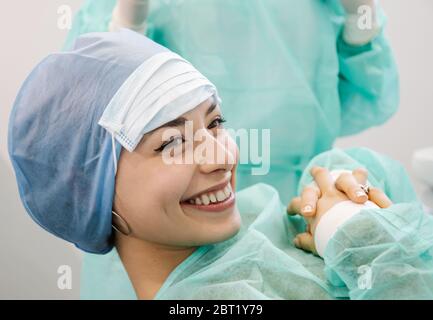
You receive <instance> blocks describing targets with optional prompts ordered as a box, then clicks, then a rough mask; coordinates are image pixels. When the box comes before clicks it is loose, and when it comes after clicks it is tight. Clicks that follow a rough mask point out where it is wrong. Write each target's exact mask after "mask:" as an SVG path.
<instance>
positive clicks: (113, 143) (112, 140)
mask: <svg viewBox="0 0 433 320" xmlns="http://www.w3.org/2000/svg"><path fill="white" fill-rule="evenodd" d="M111 145H112V151H113V161H114V176H116V173H117V158H116V142H115V141H114V133H111Z"/></svg>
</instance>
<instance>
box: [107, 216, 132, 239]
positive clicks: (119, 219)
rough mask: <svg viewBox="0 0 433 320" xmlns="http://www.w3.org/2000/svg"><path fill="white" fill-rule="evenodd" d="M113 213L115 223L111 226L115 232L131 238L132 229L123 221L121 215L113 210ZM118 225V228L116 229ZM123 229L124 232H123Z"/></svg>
mask: <svg viewBox="0 0 433 320" xmlns="http://www.w3.org/2000/svg"><path fill="white" fill-rule="evenodd" d="M111 213H112V214H113V219H112V220H113V222H112V223H111V226H112V227H113V229H114V230H116V231H117V232H120V233H121V234H123V235H125V236H129V235H130V234H131V228H129V225H128V223H127V222H126V221H125V219H123V218H122V217H121V216H120V215H119V214H117V213H116V212H115V211H113V210H111ZM116 224H117V227H116ZM121 229H123V230H121Z"/></svg>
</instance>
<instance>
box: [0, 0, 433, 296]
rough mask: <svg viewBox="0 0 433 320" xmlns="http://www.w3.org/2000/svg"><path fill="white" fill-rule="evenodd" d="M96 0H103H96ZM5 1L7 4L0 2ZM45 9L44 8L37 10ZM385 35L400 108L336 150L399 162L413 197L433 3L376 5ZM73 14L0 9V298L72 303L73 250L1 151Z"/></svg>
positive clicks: (429, 87)
mask: <svg viewBox="0 0 433 320" xmlns="http://www.w3.org/2000/svg"><path fill="white" fill-rule="evenodd" d="M99 1H101V0H99ZM6 3H7V4H6ZM41 3H43V5H41ZM381 3H382V6H383V7H384V9H385V11H386V13H387V15H388V17H389V21H388V27H387V34H388V37H389V40H390V42H391V44H392V46H393V49H394V53H395V56H396V59H397V63H398V67H399V70H400V78H401V105H400V110H399V111H398V113H397V115H396V116H394V118H392V119H391V120H390V121H388V122H387V123H386V124H385V125H383V126H381V127H378V128H372V129H369V130H367V131H365V132H364V133H362V134H359V135H357V136H353V137H348V138H344V139H340V140H338V141H337V144H336V146H339V147H351V146H366V147H370V148H373V149H375V150H377V151H380V152H382V153H384V154H387V155H389V156H391V157H393V158H394V159H397V160H399V161H401V162H402V163H403V164H404V165H405V167H406V168H407V169H408V171H409V173H410V175H411V178H412V180H413V182H414V184H415V187H416V189H417V190H418V192H420V193H423V192H424V189H425V187H424V186H423V185H422V184H420V183H419V182H418V181H417V180H416V179H415V177H414V175H413V172H412V170H411V155H412V153H413V151H414V150H416V149H418V148H423V147H428V146H433V125H432V122H433V80H432V73H433V61H432V57H433V45H432V40H433V1H431V0H413V1H405V0H382V1H381ZM63 4H68V5H70V6H71V8H72V9H73V11H74V12H75V11H76V10H77V9H78V7H79V5H80V4H81V1H80V0H73V1H72V0H69V1H68V0H64V1H59V0H45V1H31V0H14V1H8V2H5V3H3V6H2V9H1V10H0V34H1V44H2V45H1V47H0V55H1V56H0V57H1V59H0V70H1V72H0V79H1V82H0V83H1V86H0V218H1V223H0V235H1V236H0V239H1V241H0V298H3V299H12V298H18V299H22V298H28V299H39V298H54V299H64V298H78V292H79V272H80V257H81V254H80V252H79V251H78V250H76V249H74V247H73V246H72V245H69V244H67V243H65V242H64V241H61V240H59V239H57V238H55V237H54V236H51V235H50V234H48V233H47V232H45V231H43V230H42V229H41V228H39V227H38V226H37V225H36V224H35V223H34V222H33V221H32V220H31V219H30V218H29V217H28V216H27V214H26V213H25V211H24V209H23V208H22V206H21V204H20V202H19V197H18V193H17V189H16V184H15V180H14V176H13V173H12V170H11V166H10V163H9V159H8V156H7V151H6V141H7V140H6V136H7V121H8V116H9V112H10V109H11V106H12V103H13V100H14V98H15V95H16V94H17V91H18V88H19V86H20V85H21V83H22V81H23V80H24V79H25V77H26V76H27V74H28V73H29V71H30V70H31V69H32V67H34V65H35V64H36V63H37V62H38V61H40V60H41V59H42V58H43V57H44V56H46V55H47V54H48V53H50V52H52V51H56V50H58V49H60V48H61V46H62V44H63V42H64V39H65V37H66V34H67V31H66V30H59V29H58V28H57V18H58V14H57V8H58V7H59V6H60V5H63ZM60 265H69V266H71V267H72V271H73V277H72V279H73V284H72V290H59V289H58V288H57V278H58V276H59V275H58V274H57V268H58V267H59V266H60Z"/></svg>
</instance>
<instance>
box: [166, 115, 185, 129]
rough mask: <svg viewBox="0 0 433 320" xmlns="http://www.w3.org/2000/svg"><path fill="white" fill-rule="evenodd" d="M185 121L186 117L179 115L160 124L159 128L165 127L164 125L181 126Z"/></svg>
mask: <svg viewBox="0 0 433 320" xmlns="http://www.w3.org/2000/svg"><path fill="white" fill-rule="evenodd" d="M186 121H187V119H186V118H184V117H179V118H176V119H174V120H171V121H169V122H167V123H165V124H163V125H162V126H160V128H166V127H179V126H183V125H184V124H185V122H186Z"/></svg>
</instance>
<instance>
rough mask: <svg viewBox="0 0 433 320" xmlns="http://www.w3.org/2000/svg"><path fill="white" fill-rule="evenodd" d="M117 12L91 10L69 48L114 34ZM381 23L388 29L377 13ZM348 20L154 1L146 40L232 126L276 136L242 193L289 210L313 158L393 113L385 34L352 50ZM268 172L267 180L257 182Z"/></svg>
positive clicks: (318, 8)
mask: <svg viewBox="0 0 433 320" xmlns="http://www.w3.org/2000/svg"><path fill="white" fill-rule="evenodd" d="M115 4H116V1H115V0H104V1H97V0H87V1H85V3H84V5H83V6H82V7H81V9H80V10H79V12H78V14H77V15H76V17H75V20H74V23H73V26H72V30H71V31H70V33H69V36H68V39H67V42H66V46H67V47H68V46H70V45H71V43H72V42H73V41H74V40H75V39H76V37H77V36H78V35H80V34H83V33H87V32H94V31H107V30H108V24H109V22H110V20H111V12H112V10H113V8H114V6H115ZM378 17H379V23H380V26H381V27H383V26H384V24H385V17H384V15H383V12H382V10H381V9H380V8H379V9H378ZM344 18H345V15H344V9H343V7H342V6H341V4H340V1H339V0H302V1H299V0H272V1H261V0H237V1H233V0H182V1H179V0H165V1H150V8H149V15H148V18H147V23H148V28H147V34H146V35H147V36H148V37H150V38H151V39H153V40H155V41H156V42H158V43H160V44H162V45H164V46H166V47H168V48H169V49H171V50H173V51H174V52H177V53H178V54H180V55H181V56H183V57H184V58H186V59H188V60H189V61H190V62H191V63H192V64H193V65H194V66H195V67H196V68H197V69H198V70H200V72H202V73H203V74H204V75H205V76H206V77H208V78H209V79H210V80H211V81H212V82H213V83H214V84H215V85H216V87H217V88H218V90H219V93H220V96H221V98H222V101H223V102H222V111H223V114H224V116H225V118H226V119H227V126H228V127H230V128H233V129H235V130H238V129H258V130H260V129H270V141H269V142H267V141H266V140H265V141H263V142H262V140H261V138H262V135H261V134H260V133H259V136H258V137H259V145H258V150H259V153H258V154H257V155H258V156H259V157H260V156H262V154H261V151H262V145H263V146H265V147H268V149H266V150H269V159H270V163H269V161H266V158H268V157H267V156H266V154H265V157H264V159H263V160H261V159H260V158H258V159H255V158H253V157H250V159H249V163H244V164H240V165H239V167H238V184H237V186H238V187H237V188H238V190H241V189H243V188H245V187H247V186H250V185H253V184H255V183H258V182H263V183H267V184H270V185H271V186H273V187H274V188H276V189H277V190H278V192H279V193H280V198H281V200H282V201H283V202H284V203H288V202H289V201H290V200H291V198H292V197H293V196H294V195H295V192H296V188H297V186H298V183H299V178H300V176H301V173H302V171H303V169H304V168H305V166H306V165H307V163H308V162H309V161H310V160H311V158H312V157H313V156H315V155H317V154H319V153H320V152H323V151H325V150H329V149H330V148H331V147H332V145H333V142H334V141H335V139H336V138H337V137H339V136H345V135H350V134H354V133H357V132H360V131H362V130H364V129H366V128H369V127H371V126H375V125H379V124H382V123H383V122H385V121H386V120H387V119H388V118H389V117H390V116H391V115H392V114H394V112H395V111H396V109H397V106H398V99H399V84H398V74H397V69H396V65H395V61H394V58H393V55H392V52H391V49H390V47H389V44H388V42H387V40H386V38H385V36H384V33H383V28H382V29H381V32H380V33H379V34H378V35H377V36H376V37H375V38H374V39H373V40H372V41H371V42H370V43H368V44H366V45H364V46H360V47H355V46H351V45H348V44H346V43H345V42H344V41H343V40H342V37H341V31H342V28H343V24H344ZM252 154H253V155H255V154H256V150H252ZM263 161H264V163H263ZM266 164H269V166H270V170H269V173H268V174H266V175H252V174H251V169H252V168H253V167H260V166H265V167H266Z"/></svg>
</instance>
